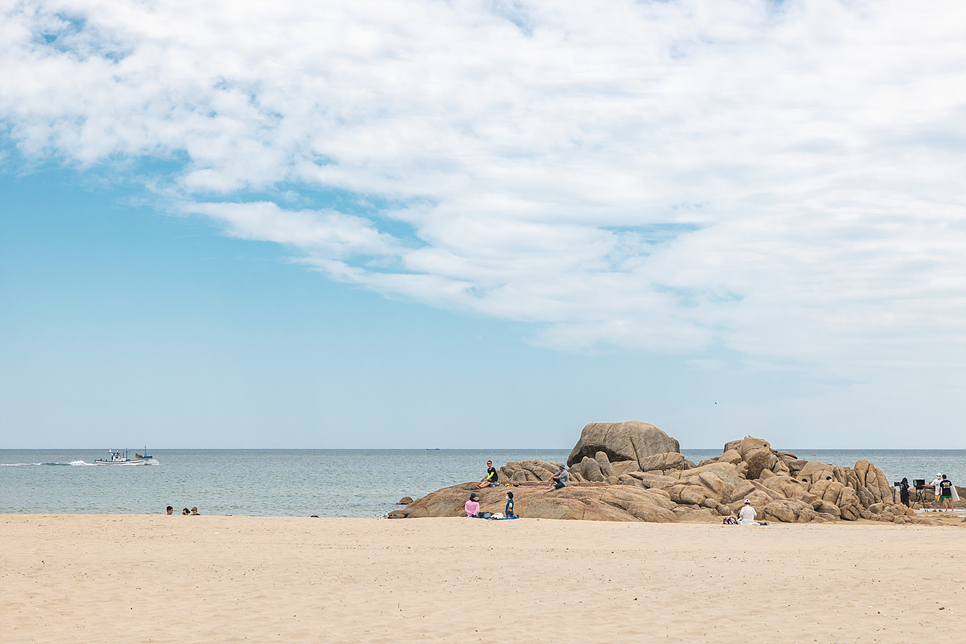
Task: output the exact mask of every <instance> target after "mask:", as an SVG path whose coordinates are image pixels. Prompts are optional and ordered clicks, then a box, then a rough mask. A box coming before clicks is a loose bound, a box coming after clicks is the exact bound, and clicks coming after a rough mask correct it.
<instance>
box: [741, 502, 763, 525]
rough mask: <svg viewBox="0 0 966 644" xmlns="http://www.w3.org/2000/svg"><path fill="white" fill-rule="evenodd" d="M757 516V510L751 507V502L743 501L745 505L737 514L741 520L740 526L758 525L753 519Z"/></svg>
mask: <svg viewBox="0 0 966 644" xmlns="http://www.w3.org/2000/svg"><path fill="white" fill-rule="evenodd" d="M757 515H758V512H757V510H755V508H753V507H751V501H750V500H748V499H745V505H744V507H743V508H741V511H740V512H738V516H739V517H740V518H741V525H758V524H757V523H755V517H756V516H757Z"/></svg>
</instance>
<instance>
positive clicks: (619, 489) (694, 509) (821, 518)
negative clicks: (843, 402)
mask: <svg viewBox="0 0 966 644" xmlns="http://www.w3.org/2000/svg"><path fill="white" fill-rule="evenodd" d="M655 449H662V450H663V451H659V452H655V451H654V450H655ZM567 464H568V465H570V466H571V467H570V472H571V481H572V484H571V485H570V486H568V487H566V488H563V489H561V490H553V491H546V487H547V485H546V482H547V481H549V479H550V477H551V476H552V475H553V474H555V473H556V472H557V469H558V467H559V464H558V463H545V462H543V461H540V460H530V461H521V462H515V463H507V464H506V465H504V466H503V467H501V468H500V470H499V475H500V476H499V479H500V482H501V483H504V484H506V485H512V486H514V487H513V492H514V501H515V503H516V511H517V514H518V515H520V516H524V517H530V518H546V519H583V520H596V521H649V522H660V523H676V522H718V521H720V520H721V519H720V517H722V516H729V515H733V514H737V512H738V510H739V509H740V508H741V506H742V505H743V504H744V500H745V499H748V500H749V501H751V505H752V506H753V507H754V508H755V510H757V512H758V520H759V521H775V522H782V523H808V522H827V521H841V520H845V521H855V520H858V519H867V520H875V521H889V522H895V523H932V521H931V520H930V519H925V518H921V517H917V516H916V515H915V512H914V511H912V510H910V509H909V508H906V507H905V506H903V505H901V504H896V503H895V502H893V490H892V487H890V485H889V481H888V479H886V477H885V474H883V472H882V470H880V469H879V468H877V467H875V465H873V464H872V463H870V462H869V461H866V460H861V461H858V462H857V463H856V464H855V466H854V467H851V468H849V467H841V466H833V465H828V464H826V463H819V462H817V461H809V460H804V459H799V458H798V457H796V456H795V455H794V454H792V453H791V452H782V451H777V450H775V449H773V448H772V447H771V445H770V444H769V443H768V441H765V440H762V439H760V438H753V437H751V436H748V437H745V438H743V439H741V440H736V441H730V442H728V443H726V444H725V446H724V450H723V451H722V454H721V456H718V457H716V458H711V459H707V460H705V461H702V462H701V463H699V464H697V465H695V464H694V463H692V462H691V461H689V460H687V459H686V458H684V456H682V455H681V453H680V450H679V446H678V441H677V440H675V439H673V438H671V437H670V436H668V435H667V434H665V433H664V432H662V431H661V430H660V429H658V428H657V427H654V426H653V425H649V424H647V423H640V422H637V421H632V422H627V423H591V424H589V425H587V426H586V427H584V430H583V432H582V433H581V436H580V440H579V441H578V442H577V445H576V446H575V447H574V449H573V451H572V452H571V454H570V457H569V458H568V459H567ZM508 489H509V488H506V487H496V488H489V489H483V490H479V489H477V488H476V484H475V483H465V484H461V485H455V486H452V487H448V488H444V489H442V490H437V491H436V492H432V493H430V494H428V495H426V496H424V497H422V498H421V499H417V500H416V501H414V502H413V503H411V504H409V505H407V506H406V507H405V508H403V509H400V510H395V511H393V512H391V513H390V516H392V517H394V518H404V517H413V518H415V517H439V516H463V515H464V514H465V513H464V510H463V504H464V503H465V502H466V500H467V498H468V497H469V494H470V492H474V491H475V492H477V494H479V496H480V506H481V509H482V510H483V511H489V512H502V511H503V505H504V495H505V493H506V492H507V491H508Z"/></svg>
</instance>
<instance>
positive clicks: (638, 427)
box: [567, 420, 681, 467]
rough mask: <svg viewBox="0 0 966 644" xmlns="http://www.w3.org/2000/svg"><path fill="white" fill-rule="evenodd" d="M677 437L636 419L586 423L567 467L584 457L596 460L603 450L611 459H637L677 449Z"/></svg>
mask: <svg viewBox="0 0 966 644" xmlns="http://www.w3.org/2000/svg"><path fill="white" fill-rule="evenodd" d="M680 451H681V447H680V445H678V442H677V440H675V439H673V438H671V437H670V436H668V435H667V434H665V433H664V432H662V431H661V430H660V429H658V428H657V427H655V426H654V425H651V424H649V423H642V422H640V421H639V420H629V421H627V422H625V423H588V424H587V425H586V426H584V429H583V431H582V432H580V440H578V441H577V444H576V445H574V449H573V451H572V452H570V457H569V458H567V466H568V467H571V466H573V465H574V464H575V463H579V462H580V461H581V460H582V459H583V458H584V457H590V458H593V459H596V456H597V453H598V452H604V454H606V455H607V458H608V459H610V460H611V461H637V462H638V463H640V462H641V461H642V460H643V459H645V458H647V457H648V456H652V455H654V454H662V453H664V452H680Z"/></svg>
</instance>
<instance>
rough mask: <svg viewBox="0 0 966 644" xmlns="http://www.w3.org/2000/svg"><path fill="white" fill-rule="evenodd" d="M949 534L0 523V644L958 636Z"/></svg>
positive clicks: (570, 525)
mask: <svg viewBox="0 0 966 644" xmlns="http://www.w3.org/2000/svg"><path fill="white" fill-rule="evenodd" d="M964 543H966V530H964V529H963V527H958V526H956V527H926V526H894V525H855V524H851V525H774V526H767V527H744V526H722V525H687V524H678V525H675V524H672V525H665V524H648V523H604V522H578V521H551V520H528V519H519V520H516V521H483V520H474V519H410V520H401V521H387V520H379V519H310V518H279V519H266V518H251V517H214V516H200V517H182V516H177V515H176V516H170V517H169V516H104V515H90V516H77V515H62V516H48V515H0V620H2V621H0V642H3V643H4V644H7V643H12V642H159V643H164V642H353V643H355V642H469V643H472V642H515V641H524V642H525V641H544V642H550V641H554V642H561V641H566V642H570V641H573V642H583V641H593V642H600V643H609V642H619V641H628V642H716V643H720V642H726V643H727V642H735V643H737V642H742V643H746V642H796V643H799V642H822V643H826V642H848V643H849V644H857V643H865V642H897V643H898V642H903V643H908V642H926V641H935V642H961V641H966V620H964V618H966V590H964V587H966V554H964V548H963V545H964Z"/></svg>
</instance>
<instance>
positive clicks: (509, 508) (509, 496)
mask: <svg viewBox="0 0 966 644" xmlns="http://www.w3.org/2000/svg"><path fill="white" fill-rule="evenodd" d="M503 516H505V517H512V516H514V515H513V492H507V493H506V510H504V511H503Z"/></svg>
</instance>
